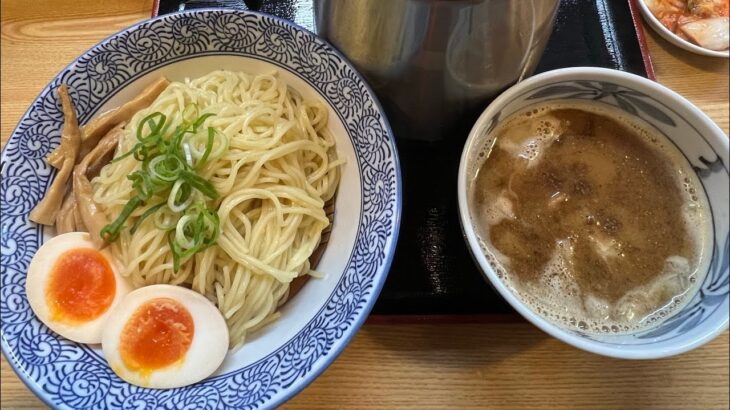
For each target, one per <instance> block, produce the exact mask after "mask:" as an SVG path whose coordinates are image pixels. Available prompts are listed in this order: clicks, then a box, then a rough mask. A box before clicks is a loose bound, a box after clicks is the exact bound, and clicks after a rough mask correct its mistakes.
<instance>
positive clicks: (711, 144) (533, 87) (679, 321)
mask: <svg viewBox="0 0 730 410" xmlns="http://www.w3.org/2000/svg"><path fill="white" fill-rule="evenodd" d="M553 100H561V101H566V100H584V101H585V100H590V101H593V102H594V103H596V104H606V105H609V106H612V107H615V108H617V109H619V110H620V111H621V112H622V114H623V115H626V116H629V117H633V118H636V117H638V119H640V120H643V121H644V122H646V123H648V124H649V125H651V126H653V127H654V128H655V129H656V130H657V131H658V132H659V133H661V134H663V135H664V136H665V137H666V139H667V140H669V141H670V142H672V143H673V144H674V145H675V146H676V147H677V148H678V149H679V151H680V152H681V153H682V154H683V155H684V156H685V157H686V159H687V160H688V161H689V163H690V164H691V165H692V168H693V169H694V171H695V172H696V173H697V177H698V180H699V181H700V182H701V188H702V189H704V191H705V194H706V197H707V200H708V204H709V207H710V212H711V219H712V228H713V234H712V238H711V239H712V241H711V243H710V244H709V246H711V255H712V256H711V261H710V263H709V271H708V272H707V273H706V275H705V277H704V280H703V282H702V283H701V285H700V286H699V289H698V290H696V293H695V294H694V295H690V296H689V298H690V299H689V301H688V303H686V305H685V306H684V307H683V308H682V309H680V310H677V311H675V312H674V313H673V314H671V316H670V317H669V318H668V319H667V320H665V321H664V322H662V323H661V324H660V325H659V326H657V327H649V328H647V329H645V330H639V331H636V332H633V333H623V334H602V335H596V334H589V333H583V332H581V331H579V330H577V329H576V330H573V329H569V328H567V327H561V326H558V325H556V324H554V323H552V322H551V321H548V320H547V319H545V318H543V317H542V316H540V315H539V314H538V313H536V312H534V311H533V310H532V309H531V308H530V307H528V306H527V304H526V303H524V302H523V301H522V300H521V299H520V297H519V296H518V295H516V294H515V293H513V291H512V290H510V288H508V287H507V285H506V284H505V283H504V282H503V281H502V280H501V279H500V278H499V277H498V276H497V273H496V269H495V267H494V266H492V265H491V264H490V262H489V261H488V260H487V257H486V256H485V254H484V252H483V251H482V250H481V247H480V243H479V238H478V237H477V234H476V232H475V224H476V221H474V220H473V218H472V215H471V214H470V209H469V204H468V195H469V191H468V190H469V188H470V186H469V185H470V182H471V179H472V178H473V176H474V175H475V170H476V169H478V167H479V165H480V164H481V162H482V161H481V160H480V158H479V154H480V152H482V151H484V149H485V147H486V146H487V144H490V143H492V139H493V137H494V136H493V135H492V131H494V130H495V129H496V127H497V125H499V124H500V122H501V121H504V120H505V119H507V118H508V117H510V116H511V114H513V113H516V112H518V111H521V110H522V109H523V108H525V107H527V106H531V105H534V104H544V103H546V102H550V101H553ZM728 150H729V145H728V137H727V136H726V135H725V134H724V133H723V131H722V130H721V129H720V128H719V127H718V126H717V125H715V123H714V122H713V121H712V120H711V119H710V118H708V117H707V115H705V114H704V113H703V112H702V111H701V110H700V109H698V108H697V107H695V106H694V105H693V104H692V103H690V102H689V101H687V100H686V99H685V98H683V97H682V96H680V95H679V94H677V93H675V92H673V91H672V90H670V89H668V88H666V87H664V86H662V85H661V84H658V83H656V82H653V81H650V80H648V79H646V78H643V77H639V76H636V75H633V74H628V73H625V72H621V71H616V70H609V69H603V68H588V67H576V68H566V69H560V70H554V71H549V72H546V73H543V74H540V75H537V76H534V77H532V78H529V79H527V80H525V81H522V82H520V83H518V84H516V85H514V86H513V87H511V88H509V89H508V90H507V91H505V92H504V93H502V94H501V95H500V96H499V97H498V98H497V99H496V100H494V102H492V103H491V104H490V105H489V106H488V107H487V109H486V110H485V111H484V112H483V113H482V115H481V116H480V117H479V119H478V120H477V122H476V124H475V125H474V127H473V128H472V130H471V132H470V134H469V137H468V139H467V141H466V145H465V147H464V151H463V153H462V156H461V163H460V167H459V173H458V200H459V214H460V215H459V216H460V219H461V224H462V228H463V231H464V236H465V240H466V242H467V243H468V246H469V248H470V250H471V253H472V255H473V257H474V260H475V261H476V263H477V264H478V266H479V267H480V269H481V271H482V272H483V274H484V276H486V278H487V279H488V280H489V282H490V283H491V284H492V285H493V286H494V288H495V289H496V290H497V291H498V292H499V293H500V294H501V295H502V297H504V298H505V299H506V300H507V301H508V302H509V303H510V304H511V305H512V307H513V308H514V309H515V310H517V311H518V312H519V313H520V314H521V315H522V316H524V317H525V318H526V319H527V320H529V321H530V322H532V323H533V324H534V325H536V326H537V327H539V328H540V329H542V330H543V331H545V332H547V333H548V334H550V335H552V336H554V337H556V338H558V339H560V340H562V341H564V342H566V343H568V344H571V345H573V346H575V347H578V348H580V349H583V350H587V351H590V352H593V353H597V354H600V355H605V356H612V357H618V358H626V359H654V358H660V357H666V356H672V355H676V354H679V353H683V352H686V351H689V350H692V349H694V348H696V347H698V346H701V345H703V344H705V343H707V342H709V341H710V340H712V339H713V338H714V337H715V336H717V335H718V334H720V333H721V332H723V331H724V330H726V329H727V328H728V306H729V305H728V303H729V297H728V291H729V290H730V284H729V283H728V282H729V272H728V253H729V249H728V247H729V246H730V237H729V234H728V220H729V217H728V200H729V199H728V184H729V179H728V164H729V162H730V161H728V156H729V155H728Z"/></svg>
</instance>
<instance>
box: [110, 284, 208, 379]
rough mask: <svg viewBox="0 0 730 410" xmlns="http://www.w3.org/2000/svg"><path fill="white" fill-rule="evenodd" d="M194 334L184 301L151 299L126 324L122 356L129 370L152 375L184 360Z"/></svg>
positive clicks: (120, 351) (121, 343)
mask: <svg viewBox="0 0 730 410" xmlns="http://www.w3.org/2000/svg"><path fill="white" fill-rule="evenodd" d="M194 333H195V327H194V325H193V318H192V316H190V312H188V310H187V309H186V308H185V306H183V305H182V304H180V302H177V301H176V300H173V299H169V298H156V299H151V300H149V301H147V302H145V303H144V304H143V305H141V306H140V307H139V308H137V310H136V311H135V312H134V313H133V314H132V316H131V317H130V318H129V320H128V321H127V323H126V324H125V325H124V328H123V329H122V333H121V336H120V340H119V355H120V356H121V358H122V361H123V362H124V364H125V365H126V367H127V368H128V369H130V370H133V371H136V372H139V373H141V374H149V373H151V372H152V371H154V370H157V369H161V368H164V367H167V366H170V365H172V364H174V363H176V362H180V361H182V360H183V358H184V357H185V354H186V353H187V351H188V349H189V348H190V343H192V341H193V334H194Z"/></svg>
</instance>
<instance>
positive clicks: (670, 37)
mask: <svg viewBox="0 0 730 410" xmlns="http://www.w3.org/2000/svg"><path fill="white" fill-rule="evenodd" d="M636 3H637V4H638V6H639V10H641V14H642V15H643V16H644V20H645V21H646V22H647V23H648V24H649V25H650V26H651V28H653V29H654V31H656V32H657V33H659V35H660V36H662V37H664V39H665V40H667V41H669V42H670V43H672V44H674V45H675V46H677V47H680V48H683V49H685V50H687V51H691V52H693V53H696V54H701V55H704V56H710V57H723V58H728V57H730V50H728V51H715V50H710V49H708V48H704V47H700V46H698V45H696V44H693V43H690V42H689V41H687V40H685V39H683V38H681V37H679V36H678V35H676V34H674V33H672V32H671V31H669V29H668V28H666V27H664V25H663V24H662V23H661V22H659V19H657V18H656V17H655V16H654V14H653V13H652V12H651V10H649V6H647V5H646V2H645V1H644V0H636Z"/></svg>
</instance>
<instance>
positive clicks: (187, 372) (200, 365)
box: [101, 285, 228, 388]
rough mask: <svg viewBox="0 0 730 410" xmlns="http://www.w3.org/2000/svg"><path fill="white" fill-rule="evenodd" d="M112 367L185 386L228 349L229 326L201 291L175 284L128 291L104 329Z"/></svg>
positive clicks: (132, 378)
mask: <svg viewBox="0 0 730 410" xmlns="http://www.w3.org/2000/svg"><path fill="white" fill-rule="evenodd" d="M101 343H102V349H103V351H104V356H105V357H106V360H107V362H108V363H109V366H111V368H112V370H113V371H114V373H116V374H117V375H118V376H119V377H121V378H122V379H124V380H126V381H127V382H129V383H132V384H135V385H138V386H143V387H152V388H171V387H181V386H186V385H189V384H192V383H195V382H198V381H200V380H203V379H204V378H206V377H208V376H209V375H210V374H212V373H213V372H214V371H215V370H216V369H217V368H218V366H220V364H221V363H222V362H223V359H224V358H225V356H226V353H227V352H228V327H226V322H225V320H224V319H223V316H222V315H221V314H220V312H219V311H218V309H217V308H216V307H215V305H213V303H211V302H210V301H209V300H208V299H206V298H205V297H204V296H203V295H201V294H199V293H197V292H194V291H192V290H189V289H186V288H182V287H179V286H173V285H151V286H146V287H143V288H139V289H137V290H135V291H132V292H131V293H129V294H128V295H127V296H126V297H125V298H124V299H123V300H122V301H121V303H120V304H119V305H118V306H117V307H116V308H115V309H114V313H113V314H112V316H111V317H110V318H109V321H108V323H107V325H106V327H105V329H104V335H103V338H102V342H101Z"/></svg>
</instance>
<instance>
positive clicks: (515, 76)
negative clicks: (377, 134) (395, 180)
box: [314, 0, 559, 141]
mask: <svg viewBox="0 0 730 410" xmlns="http://www.w3.org/2000/svg"><path fill="white" fill-rule="evenodd" d="M558 3H559V0H315V2H314V11H315V24H316V26H317V32H318V33H319V35H321V36H323V37H324V38H326V39H327V40H328V41H329V42H330V43H331V44H332V45H334V46H335V47H337V48H338V49H339V50H340V51H341V52H342V53H343V54H345V56H347V57H348V58H349V59H350V60H351V61H352V62H353V63H354V64H355V66H356V67H357V68H358V69H359V70H360V72H361V73H362V74H363V75H364V76H365V77H366V79H367V80H368V82H369V83H370V84H371V86H372V87H373V88H374V89H375V92H376V93H377V94H378V96H379V97H380V100H381V102H382V103H383V105H384V106H385V109H386V112H387V113H388V116H389V120H390V122H391V125H392V126H393V129H394V132H395V135H396V137H398V138H407V139H417V140H429V141H433V140H438V139H441V138H443V137H444V136H445V134H449V133H450V132H449V131H450V130H452V129H458V128H463V127H459V125H460V124H459V123H460V122H463V121H473V120H474V119H475V118H476V117H475V115H476V113H477V112H479V111H481V110H482V109H483V108H484V107H485V105H486V103H487V102H488V101H489V100H490V99H491V98H493V97H494V96H496V95H497V94H498V93H499V92H500V91H502V90H504V89H505V88H507V87H508V86H509V85H511V84H513V83H515V82H517V81H519V80H520V79H522V78H524V77H525V76H528V75H530V74H531V73H532V71H533V70H534V69H535V66H536V65H537V62H538V60H539V59H540V56H541V55H542V51H543V49H544V47H545V44H546V43H547V40H548V38H549V36H550V33H551V31H552V26H553V20H554V16H555V11H556V9H557V6H558Z"/></svg>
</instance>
